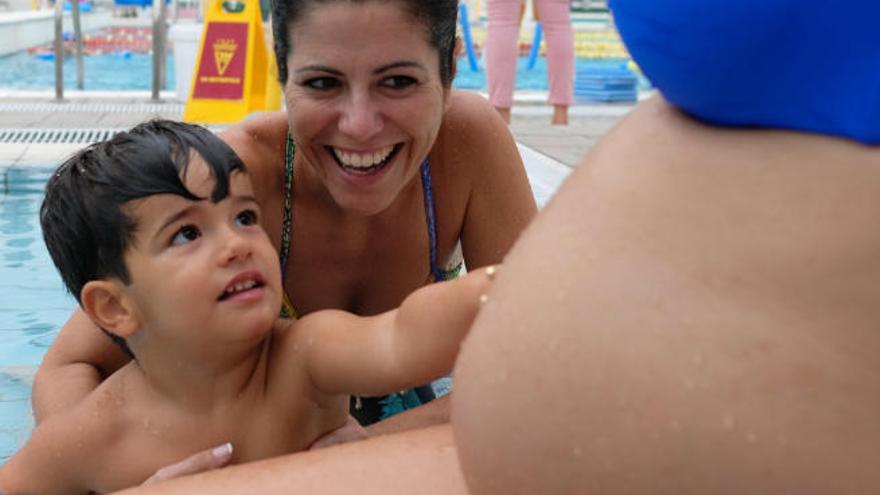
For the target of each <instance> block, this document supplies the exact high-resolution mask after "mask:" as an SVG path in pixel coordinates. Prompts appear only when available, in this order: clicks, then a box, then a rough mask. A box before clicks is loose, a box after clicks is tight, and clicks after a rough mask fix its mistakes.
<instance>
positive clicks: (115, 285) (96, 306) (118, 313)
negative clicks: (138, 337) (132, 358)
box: [80, 280, 141, 338]
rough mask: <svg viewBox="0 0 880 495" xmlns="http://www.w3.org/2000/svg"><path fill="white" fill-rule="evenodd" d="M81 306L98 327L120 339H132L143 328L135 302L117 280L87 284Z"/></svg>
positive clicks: (94, 281) (93, 281) (83, 290)
mask: <svg viewBox="0 0 880 495" xmlns="http://www.w3.org/2000/svg"><path fill="white" fill-rule="evenodd" d="M80 304H81V305H82V307H83V310H84V311H85V312H86V314H87V315H89V317H90V318H91V319H92V321H94V322H95V324H96V325H98V326H99V327H101V328H103V329H104V330H106V331H108V332H110V333H112V334H114V335H118V336H119V337H122V338H128V337H131V336H132V335H133V334H134V333H135V332H136V331H137V330H138V329H139V328H140V326H141V325H140V319H139V318H138V317H137V312H136V311H135V308H134V303H133V301H132V300H131V299H130V298H129V297H128V295H127V294H126V293H125V290H124V289H123V287H122V284H121V282H119V281H117V280H92V281H90V282H88V283H86V285H85V286H83V288H82V291H81V292H80Z"/></svg>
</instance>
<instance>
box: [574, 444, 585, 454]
mask: <svg viewBox="0 0 880 495" xmlns="http://www.w3.org/2000/svg"><path fill="white" fill-rule="evenodd" d="M571 453H572V454H573V455H574V456H575V457H580V456H581V455H583V453H584V451H583V450H582V449H581V446H580V445H575V446H574V448H573V449H571Z"/></svg>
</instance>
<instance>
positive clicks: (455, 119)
mask: <svg viewBox="0 0 880 495" xmlns="http://www.w3.org/2000/svg"><path fill="white" fill-rule="evenodd" d="M499 127H506V125H505V124H504V121H503V120H502V119H501V117H500V116H498V115H496V112H495V109H494V107H492V105H491V104H489V100H487V99H486V98H484V97H483V96H482V95H480V94H478V93H474V92H471V91H459V90H452V92H451V93H450V95H449V108H448V109H447V110H446V114H445V115H444V117H443V127H442V130H443V131H445V132H453V133H455V134H456V135H458V136H460V137H462V138H465V139H468V138H469V139H479V137H480V134H481V133H488V132H492V130H494V129H498V128H499ZM474 133H477V134H476V135H475V134H474Z"/></svg>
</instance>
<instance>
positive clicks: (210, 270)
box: [124, 154, 282, 352]
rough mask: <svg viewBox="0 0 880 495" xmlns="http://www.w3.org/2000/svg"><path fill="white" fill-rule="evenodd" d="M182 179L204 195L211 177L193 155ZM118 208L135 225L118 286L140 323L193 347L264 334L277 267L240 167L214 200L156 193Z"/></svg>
mask: <svg viewBox="0 0 880 495" xmlns="http://www.w3.org/2000/svg"><path fill="white" fill-rule="evenodd" d="M184 184H185V185H186V187H187V189H189V190H190V191H191V192H192V193H193V194H195V195H197V196H199V197H202V198H210V196H211V192H212V191H213V190H214V185H215V180H214V178H213V177H212V176H211V174H210V172H209V169H208V167H207V165H205V163H204V161H203V160H202V158H201V157H200V156H198V155H195V154H194V155H193V157H192V159H191V163H190V165H189V168H188V171H187V175H186V177H184ZM125 208H126V212H127V214H128V215H130V216H132V218H134V219H135V220H136V222H137V226H138V227H137V230H136V232H135V238H134V242H133V243H132V245H131V248H130V249H129V251H128V252H127V253H126V255H125V262H126V266H127V267H128V270H129V273H130V275H131V283H130V284H129V285H128V286H127V287H125V289H124V290H125V291H126V293H127V294H128V295H129V296H130V298H131V300H132V301H133V302H134V306H135V311H136V313H137V317H138V319H139V322H140V325H141V326H142V327H147V328H149V332H150V334H151V335H156V333H157V332H158V333H166V332H167V335H169V336H170V338H171V339H174V340H173V341H174V342H179V343H180V344H184V343H185V342H184V341H186V340H191V341H192V342H193V343H194V344H195V345H197V346H198V348H201V349H204V346H206V345H207V346H210V344H211V343H216V344H218V345H222V344H224V343H226V342H231V341H243V340H244V341H250V340H254V339H260V338H262V337H264V336H265V335H266V333H267V332H268V331H269V329H271V327H272V324H273V323H274V321H275V320H276V319H277V317H278V311H279V308H280V307H281V298H282V288H281V274H280V269H279V263H278V255H277V254H276V251H275V248H274V247H273V246H272V243H271V241H270V240H269V237H268V236H267V235H266V232H265V231H264V230H263V228H262V227H261V226H260V218H259V215H260V210H259V206H258V205H257V203H256V200H255V198H254V193H253V189H252V187H251V182H250V178H249V177H248V176H247V175H246V174H245V173H243V172H233V173H232V175H231V176H230V179H229V195H228V196H226V197H225V198H224V199H222V200H221V201H219V202H218V203H213V202H211V201H210V199H206V200H202V201H189V200H187V199H185V198H182V197H180V196H177V195H173V194H160V195H155V196H150V197H147V198H144V199H140V200H136V201H132V202H131V203H129V204H127V205H125ZM135 352H137V351H135Z"/></svg>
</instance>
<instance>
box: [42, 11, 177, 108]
mask: <svg viewBox="0 0 880 495" xmlns="http://www.w3.org/2000/svg"><path fill="white" fill-rule="evenodd" d="M70 4H71V14H72V16H73V37H74V38H75V39H76V88H77V89H83V87H84V85H83V58H82V57H83V42H82V27H81V24H80V15H79V0H70ZM153 12H154V14H153V93H152V99H153V101H159V90H160V89H161V88H162V86H164V84H163V83H164V81H165V64H166V60H167V57H166V55H165V50H166V46H167V39H168V23H167V18H168V8H167V4H166V1H165V0H153ZM155 12H158V15H156V14H155ZM63 18H64V1H63V0H56V2H55V99H56V100H58V101H61V100H63V99H64V44H63V41H64V39H63V38H64V31H63V28H62V22H61V21H62V19H63Z"/></svg>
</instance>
